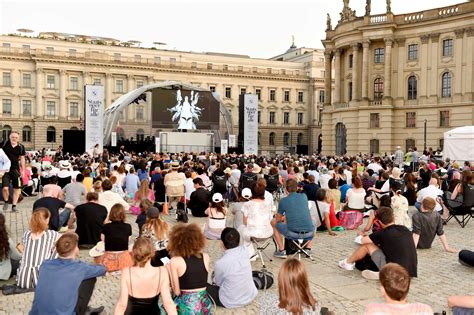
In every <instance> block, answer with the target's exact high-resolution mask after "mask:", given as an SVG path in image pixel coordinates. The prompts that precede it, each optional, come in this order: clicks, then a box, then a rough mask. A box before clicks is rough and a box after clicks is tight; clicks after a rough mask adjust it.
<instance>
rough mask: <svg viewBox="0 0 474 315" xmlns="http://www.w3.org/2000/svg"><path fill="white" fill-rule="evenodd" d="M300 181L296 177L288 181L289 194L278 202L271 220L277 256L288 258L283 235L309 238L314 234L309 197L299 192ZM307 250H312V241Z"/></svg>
mask: <svg viewBox="0 0 474 315" xmlns="http://www.w3.org/2000/svg"><path fill="white" fill-rule="evenodd" d="M297 190H298V183H297V182H296V181H295V180H294V179H288V181H287V182H286V191H287V192H288V196H287V197H285V198H282V199H281V200H280V203H279V204H278V213H277V214H276V216H275V219H273V220H272V221H271V224H272V227H273V234H274V237H275V241H276V243H277V246H278V248H277V250H276V251H275V253H274V256H275V257H279V258H286V251H285V245H284V242H283V237H285V238H286V237H289V238H292V239H300V238H302V239H309V238H313V236H314V225H313V221H312V220H311V214H310V211H309V208H308V198H307V197H306V195H305V194H298V193H297V192H296V191H297ZM306 250H307V252H310V250H311V241H310V242H309V243H308V244H307V245H306Z"/></svg>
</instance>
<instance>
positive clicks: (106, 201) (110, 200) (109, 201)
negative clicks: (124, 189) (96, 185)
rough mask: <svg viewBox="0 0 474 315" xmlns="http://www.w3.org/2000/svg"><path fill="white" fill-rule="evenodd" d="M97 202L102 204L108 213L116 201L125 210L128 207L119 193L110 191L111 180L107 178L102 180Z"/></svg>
mask: <svg viewBox="0 0 474 315" xmlns="http://www.w3.org/2000/svg"><path fill="white" fill-rule="evenodd" d="M99 203H100V204H101V205H103V206H104V207H105V208H106V209H107V212H109V213H110V210H111V209H112V207H113V206H114V205H115V204H117V203H118V204H121V205H122V206H123V207H124V209H125V210H126V211H127V210H128V209H129V208H130V205H129V204H128V202H126V201H125V200H124V199H123V198H122V197H120V195H119V194H117V193H115V192H113V191H112V182H111V181H110V180H108V179H106V180H104V181H103V182H102V192H101V193H100V194H99Z"/></svg>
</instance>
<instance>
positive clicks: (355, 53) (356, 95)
mask: <svg viewBox="0 0 474 315" xmlns="http://www.w3.org/2000/svg"><path fill="white" fill-rule="evenodd" d="M352 98H353V100H354V101H359V100H360V90H359V43H355V44H353V45H352Z"/></svg>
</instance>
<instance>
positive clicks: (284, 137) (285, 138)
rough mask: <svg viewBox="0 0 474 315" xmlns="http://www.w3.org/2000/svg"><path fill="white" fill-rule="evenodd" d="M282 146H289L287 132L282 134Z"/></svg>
mask: <svg viewBox="0 0 474 315" xmlns="http://www.w3.org/2000/svg"><path fill="white" fill-rule="evenodd" d="M283 145H284V146H289V145H290V134H289V133H288V132H285V133H284V134H283Z"/></svg>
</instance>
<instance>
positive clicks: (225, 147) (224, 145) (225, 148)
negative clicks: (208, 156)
mask: <svg viewBox="0 0 474 315" xmlns="http://www.w3.org/2000/svg"><path fill="white" fill-rule="evenodd" d="M227 152H228V143H227V140H226V139H223V140H221V154H227Z"/></svg>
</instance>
